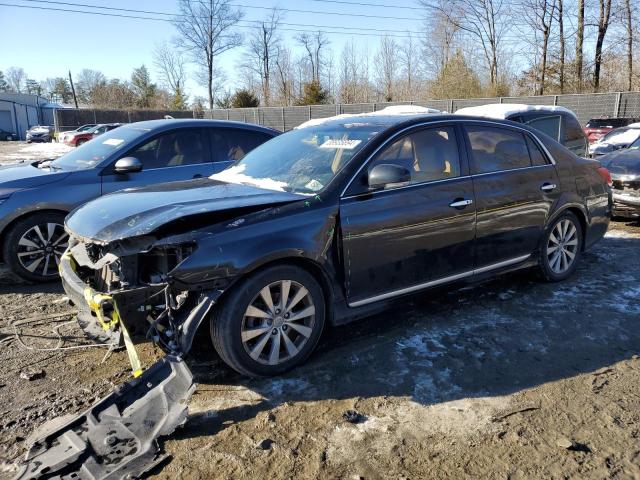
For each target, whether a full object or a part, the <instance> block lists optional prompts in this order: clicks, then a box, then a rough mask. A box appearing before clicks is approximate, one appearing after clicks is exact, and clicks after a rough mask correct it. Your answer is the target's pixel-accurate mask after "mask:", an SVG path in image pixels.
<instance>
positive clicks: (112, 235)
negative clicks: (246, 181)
mask: <svg viewBox="0 0 640 480" xmlns="http://www.w3.org/2000/svg"><path fill="white" fill-rule="evenodd" d="M304 198H305V197H304V196H301V195H295V194H292V193H286V192H277V191H272V190H265V189H262V188H257V187H252V186H248V185H240V184H232V183H225V182H220V181H217V180H212V179H209V178H204V179H198V180H188V181H183V182H171V183H164V184H159V185H153V186H150V187H143V188H137V189H128V190H122V191H121V192H117V193H113V194H110V195H105V196H104V197H101V198H98V199H96V200H93V201H91V202H89V203H87V204H85V205H83V206H81V207H78V208H77V209H75V210H74V211H73V212H71V214H70V215H69V216H68V217H67V219H66V222H65V223H66V228H67V230H68V231H69V232H70V233H71V234H72V235H74V236H76V237H80V238H83V239H85V240H91V241H93V242H97V243H102V244H106V243H110V242H113V241H116V240H122V239H124V238H131V237H139V236H143V235H149V234H152V233H153V232H154V231H156V230H158V229H159V228H161V227H162V226H165V225H167V224H169V223H171V222H175V221H179V220H185V219H188V218H189V217H191V218H193V217H198V216H208V215H210V214H214V213H216V212H220V213H222V212H224V211H228V210H234V209H246V208H248V207H265V208H267V207H270V206H272V205H281V204H283V203H289V202H294V201H296V200H303V199H304ZM211 223H212V224H213V223H216V222H215V219H213V220H212V222H211Z"/></svg>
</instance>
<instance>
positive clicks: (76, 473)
mask: <svg viewBox="0 0 640 480" xmlns="http://www.w3.org/2000/svg"><path fill="white" fill-rule="evenodd" d="M194 390H195V384H194V383H193V377H192V376H191V372H190V371H189V369H188V368H187V366H186V365H185V363H184V362H183V361H181V360H180V359H179V358H176V357H173V356H167V357H165V358H163V359H162V360H160V361H159V362H157V363H155V364H154V365H152V366H151V367H150V368H149V369H148V370H146V371H145V372H144V373H143V374H142V375H141V376H140V377H138V378H136V379H133V380H130V381H129V382H126V383H125V384H123V385H121V386H120V387H118V389H116V390H115V391H114V392H112V393H111V394H109V395H108V396H107V397H105V398H103V399H102V400H100V401H99V402H98V403H96V404H95V405H93V406H92V407H91V408H90V409H89V410H87V411H86V412H84V413H82V414H81V415H78V416H77V417H75V418H73V419H71V420H69V421H67V422H65V423H64V424H63V425H62V426H59V427H54V428H47V426H46V425H45V427H44V428H43V430H44V431H43V432H42V433H40V434H39V435H38V438H37V439H36V441H35V442H34V443H33V445H32V446H31V447H30V448H29V450H28V452H27V455H26V458H25V461H24V463H23V464H22V465H21V467H20V471H19V473H18V475H17V476H16V479H20V480H26V479H34V480H35V479H48V478H51V479H53V478H58V479H59V478H74V479H79V480H89V479H90V480H96V479H120V478H137V477H139V476H141V475H143V474H145V473H146V472H148V471H149V470H150V469H152V468H153V467H155V466H156V465H158V464H159V463H160V462H162V461H163V460H164V459H165V458H166V457H165V455H164V454H163V453H162V452H161V450H160V447H159V445H158V443H157V438H158V437H160V436H163V435H168V434H170V433H171V432H173V431H174V430H175V428H176V427H178V426H179V425H181V424H183V423H184V422H185V420H186V417H187V402H188V400H189V397H191V395H192V393H193V391H194Z"/></svg>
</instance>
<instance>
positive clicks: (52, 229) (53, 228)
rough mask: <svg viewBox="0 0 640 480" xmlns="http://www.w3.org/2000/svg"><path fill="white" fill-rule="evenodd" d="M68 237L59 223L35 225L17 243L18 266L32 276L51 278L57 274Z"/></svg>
mask: <svg viewBox="0 0 640 480" xmlns="http://www.w3.org/2000/svg"><path fill="white" fill-rule="evenodd" d="M68 239H69V235H68V234H67V232H65V231H64V227H63V226H62V225H60V224H59V223H45V224H40V225H35V226H33V227H31V228H30V229H29V230H27V231H26V232H25V233H24V235H22V237H20V240H19V241H18V248H17V255H18V261H19V262H20V265H22V267H23V268H24V269H25V270H27V271H28V272H30V273H33V274H34V275H40V276H42V277H52V276H55V275H57V274H58V264H59V263H60V257H61V256H62V254H63V253H64V251H65V250H66V248H67V244H68V241H69V240H68Z"/></svg>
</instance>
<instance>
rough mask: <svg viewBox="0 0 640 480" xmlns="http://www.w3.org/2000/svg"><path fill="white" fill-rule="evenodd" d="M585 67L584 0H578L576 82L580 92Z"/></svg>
mask: <svg viewBox="0 0 640 480" xmlns="http://www.w3.org/2000/svg"><path fill="white" fill-rule="evenodd" d="M583 66H584V0H578V19H577V26H576V82H577V84H578V85H577V90H578V92H581V91H582V73H583V70H582V69H583Z"/></svg>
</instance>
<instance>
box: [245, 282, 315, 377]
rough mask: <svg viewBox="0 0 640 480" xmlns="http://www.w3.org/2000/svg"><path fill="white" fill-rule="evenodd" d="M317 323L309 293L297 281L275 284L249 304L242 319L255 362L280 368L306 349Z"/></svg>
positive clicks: (262, 291)
mask: <svg viewBox="0 0 640 480" xmlns="http://www.w3.org/2000/svg"><path fill="white" fill-rule="evenodd" d="M314 324H315V306H314V304H313V299H312V297H311V294H310V293H309V290H307V289H306V288H305V287H304V286H303V285H301V284H299V283H297V282H294V281H293V280H281V281H277V282H273V283H270V284H269V285H267V286H265V287H264V288H263V289H262V290H260V292H259V293H258V294H257V295H256V296H255V297H254V299H253V300H252V301H251V302H250V303H249V306H248V307H247V309H246V311H245V313H244V318H243V320H242V327H241V337H242V344H243V346H244V348H245V351H246V352H247V354H248V355H249V356H250V357H251V358H252V359H253V360H254V361H256V362H258V363H261V364H263V365H279V364H281V363H283V362H286V361H288V360H290V359H292V358H293V357H295V356H296V355H297V354H298V353H299V352H300V351H301V350H302V348H303V347H304V346H305V344H306V343H307V342H308V340H309V337H311V334H312V332H313V328H314Z"/></svg>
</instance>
